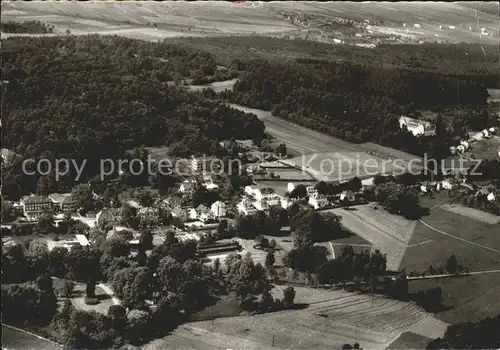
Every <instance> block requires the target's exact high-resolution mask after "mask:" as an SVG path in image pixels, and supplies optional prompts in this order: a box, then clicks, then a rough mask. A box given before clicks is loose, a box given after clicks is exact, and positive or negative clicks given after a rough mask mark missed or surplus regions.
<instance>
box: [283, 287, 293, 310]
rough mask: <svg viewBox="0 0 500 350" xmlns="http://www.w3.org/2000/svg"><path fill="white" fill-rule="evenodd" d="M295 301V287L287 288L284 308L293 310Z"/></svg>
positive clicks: (284, 293) (284, 292)
mask: <svg viewBox="0 0 500 350" xmlns="http://www.w3.org/2000/svg"><path fill="white" fill-rule="evenodd" d="M294 300H295V289H294V288H293V287H287V288H286V289H285V290H284V291H283V306H284V307H285V308H287V309H292V308H293V306H294Z"/></svg>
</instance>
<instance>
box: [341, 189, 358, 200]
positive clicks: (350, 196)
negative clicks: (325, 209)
mask: <svg viewBox="0 0 500 350" xmlns="http://www.w3.org/2000/svg"><path fill="white" fill-rule="evenodd" d="M340 200H341V201H347V202H354V201H355V200H356V196H355V194H354V192H353V191H350V190H347V191H343V192H342V193H341V194H340Z"/></svg>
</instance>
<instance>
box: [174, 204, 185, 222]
mask: <svg viewBox="0 0 500 350" xmlns="http://www.w3.org/2000/svg"><path fill="white" fill-rule="evenodd" d="M171 215H172V217H174V218H178V219H180V220H182V221H186V220H187V219H188V212H187V210H186V209H185V208H182V207H181V206H176V207H175V208H173V209H172V212H171Z"/></svg>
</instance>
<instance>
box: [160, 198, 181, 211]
mask: <svg viewBox="0 0 500 350" xmlns="http://www.w3.org/2000/svg"><path fill="white" fill-rule="evenodd" d="M181 204H182V198H180V197H179V196H172V197H168V198H164V199H163V200H162V201H161V205H163V206H164V207H167V208H175V207H177V206H180V205H181Z"/></svg>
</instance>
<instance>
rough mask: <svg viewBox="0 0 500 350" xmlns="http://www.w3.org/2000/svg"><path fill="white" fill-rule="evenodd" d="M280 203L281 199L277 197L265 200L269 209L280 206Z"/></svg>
mask: <svg viewBox="0 0 500 350" xmlns="http://www.w3.org/2000/svg"><path fill="white" fill-rule="evenodd" d="M280 203H281V197H280V196H278V195H274V196H272V197H270V198H267V204H269V206H270V207H272V206H274V205H280Z"/></svg>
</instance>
